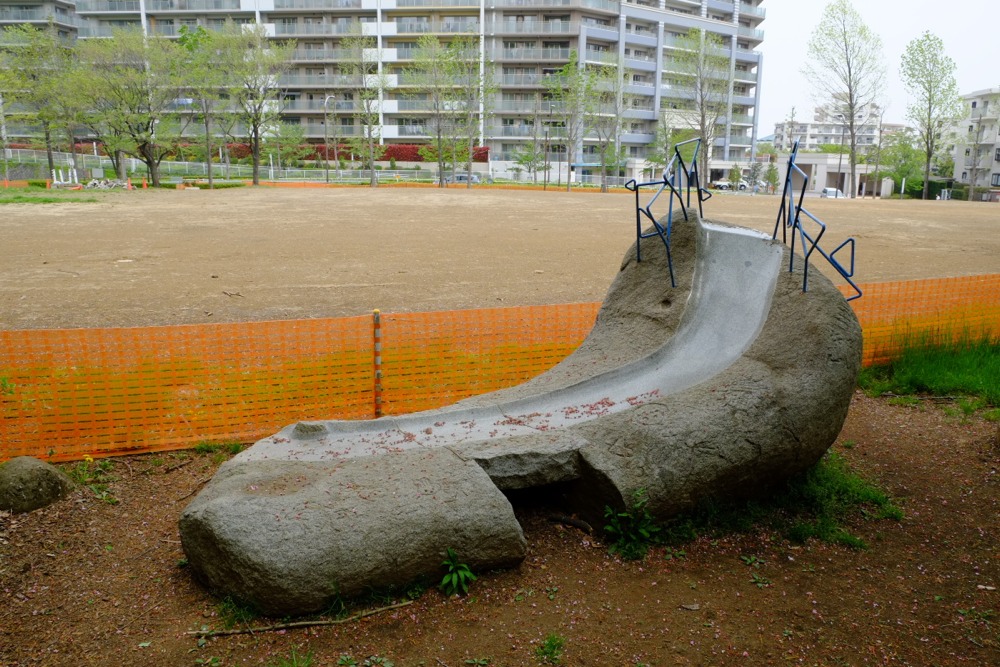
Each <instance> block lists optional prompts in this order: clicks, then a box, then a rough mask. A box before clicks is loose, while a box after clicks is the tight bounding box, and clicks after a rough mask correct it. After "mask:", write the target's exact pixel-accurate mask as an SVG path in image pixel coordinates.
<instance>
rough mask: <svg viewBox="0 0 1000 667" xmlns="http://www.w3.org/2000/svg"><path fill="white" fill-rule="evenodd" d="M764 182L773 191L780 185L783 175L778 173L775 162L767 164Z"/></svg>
mask: <svg viewBox="0 0 1000 667" xmlns="http://www.w3.org/2000/svg"><path fill="white" fill-rule="evenodd" d="M764 182H765V183H766V184H767V187H768V189H769V190H770V191H771V192H774V191H775V190H777V189H778V185H780V183H781V177H780V176H779V175H778V167H777V166H776V165H775V164H774V163H773V162H772V163H770V164H769V165H767V170H766V171H765V172H764Z"/></svg>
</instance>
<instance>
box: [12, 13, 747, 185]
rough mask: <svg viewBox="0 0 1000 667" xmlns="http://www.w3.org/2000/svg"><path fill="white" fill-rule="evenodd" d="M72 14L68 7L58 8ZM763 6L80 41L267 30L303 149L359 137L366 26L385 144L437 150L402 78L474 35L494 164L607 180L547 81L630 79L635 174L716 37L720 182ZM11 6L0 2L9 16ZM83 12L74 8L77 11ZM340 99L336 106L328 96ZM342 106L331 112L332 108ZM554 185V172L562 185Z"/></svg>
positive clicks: (430, 18) (153, 19)
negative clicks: (355, 50) (707, 41)
mask: <svg viewBox="0 0 1000 667" xmlns="http://www.w3.org/2000/svg"><path fill="white" fill-rule="evenodd" d="M54 1H55V2H56V3H62V2H63V0H54ZM763 2H764V0H625V1H618V0H77V1H76V3H75V4H76V11H77V13H78V14H79V16H80V17H84V18H85V19H86V24H85V25H84V26H82V27H80V28H79V35H80V37H81V38H92V37H102V36H107V35H110V34H111V30H112V29H113V28H124V27H138V28H142V29H143V30H145V31H146V32H147V33H148V34H157V35H167V36H173V35H177V34H178V31H179V30H180V28H181V26H185V25H186V26H190V27H194V26H199V25H201V26H205V27H206V28H208V29H212V28H218V27H220V26H222V25H223V24H224V23H225V21H226V20H227V19H232V20H235V21H237V22H245V23H250V22H258V23H262V24H263V25H265V26H266V27H267V30H268V34H270V35H271V36H273V38H275V39H294V40H296V44H297V48H296V50H295V54H294V56H293V62H292V63H291V69H290V70H289V72H288V73H287V74H286V75H285V77H284V78H283V80H282V84H283V86H284V95H285V101H286V106H285V120H286V121H287V122H291V123H296V122H297V123H299V124H301V125H303V126H304V127H305V132H306V136H307V137H309V138H311V139H314V140H318V139H321V138H323V137H324V136H326V135H327V132H326V127H325V122H330V123H331V124H335V125H336V127H331V128H330V131H329V135H330V136H337V137H345V136H349V135H350V133H352V132H358V131H359V130H358V128H357V127H355V125H354V122H353V119H352V117H351V111H352V109H353V93H352V91H351V89H350V88H349V87H348V86H347V85H346V81H345V80H344V78H343V77H341V76H340V75H339V64H340V63H341V62H343V59H344V57H345V55H346V54H345V52H344V50H343V49H342V48H341V41H342V40H343V39H344V38H345V37H346V36H347V34H348V30H349V28H350V26H351V25H352V24H354V23H356V22H360V23H361V25H362V27H363V30H364V32H365V33H366V34H368V35H371V36H372V37H374V38H375V39H376V41H377V47H378V49H379V52H380V56H381V68H382V73H383V74H385V75H386V79H387V81H388V82H389V90H388V91H387V92H386V95H385V99H384V100H383V102H382V109H381V110H382V114H381V116H382V137H383V140H384V141H387V142H396V143H399V142H411V143H419V142H420V141H423V140H426V137H425V135H424V128H425V127H426V122H427V115H428V110H427V107H426V106H424V105H422V104H421V102H420V100H419V99H414V97H413V96H412V95H408V94H407V92H408V91H407V81H406V75H405V69H406V68H407V66H409V65H411V64H412V63H413V59H414V55H415V53H416V47H417V40H418V39H419V38H420V37H421V36H422V35H425V34H434V35H439V36H441V37H443V38H447V37H448V36H449V35H456V34H461V33H471V34H474V35H478V36H479V38H480V39H481V41H482V45H483V53H482V56H483V57H482V59H481V63H480V67H490V68H493V74H494V77H493V78H494V80H495V81H496V82H497V83H498V84H499V92H498V99H497V100H496V101H495V103H494V104H493V105H492V108H493V110H494V113H493V115H492V118H491V119H490V121H489V122H488V123H487V124H486V126H485V127H484V135H485V136H484V139H485V142H484V143H485V144H486V145H488V146H489V148H490V155H491V162H494V164H495V165H496V166H497V167H498V168H499V169H500V170H501V171H502V170H503V168H504V165H505V164H506V165H509V164H510V161H511V160H513V158H514V156H515V154H516V153H517V152H518V150H519V148H520V147H522V146H524V144H525V143H527V142H532V141H534V142H537V141H538V138H539V137H540V136H541V135H542V133H543V132H545V131H546V130H547V134H548V136H549V139H550V141H551V146H550V150H551V151H552V158H551V159H552V161H553V163H554V165H555V166H558V167H559V169H560V174H559V177H560V178H563V177H566V176H564V174H566V175H568V172H569V171H570V165H572V168H573V171H575V173H576V174H577V175H586V174H588V173H589V172H590V171H592V170H596V169H595V167H596V165H595V164H594V162H595V161H596V157H595V155H594V154H595V151H596V145H595V142H594V141H589V140H587V139H585V140H584V141H583V144H582V145H581V146H578V147H575V148H574V147H567V146H564V145H561V144H560V143H559V142H558V139H559V136H560V132H561V128H560V124H559V123H557V122H554V121H552V120H551V119H547V118H546V114H545V109H546V108H547V104H546V103H545V102H544V101H543V97H544V95H543V93H544V90H545V88H544V86H543V85H542V83H543V81H542V80H543V77H545V76H547V75H549V74H552V73H554V72H556V71H557V70H558V69H560V68H561V67H562V66H563V65H565V64H566V63H567V62H568V60H569V58H570V53H571V52H572V51H576V52H577V53H578V54H579V57H580V59H581V61H584V62H585V63H600V64H606V63H609V62H611V63H617V64H618V65H619V67H621V68H622V69H623V72H622V73H623V75H624V73H625V68H627V71H628V72H629V75H630V82H629V85H628V86H627V88H626V92H627V93H629V94H630V96H631V97H632V99H633V103H632V106H631V109H629V110H628V111H626V112H625V114H624V117H623V118H622V133H621V137H620V140H621V143H622V145H623V146H624V147H625V151H626V155H627V156H628V158H629V159H628V169H627V171H628V174H629V175H630V176H631V175H635V174H638V173H639V170H641V168H642V167H643V166H644V158H645V155H646V151H647V147H648V145H649V144H650V143H651V142H652V141H653V139H654V136H655V132H656V125H657V122H658V121H659V119H660V118H661V110H670V109H675V108H683V107H684V105H685V104H689V103H690V101H691V100H692V99H693V94H692V93H691V91H690V90H685V88H684V87H683V86H678V85H677V83H676V77H675V76H673V74H672V72H671V66H672V65H671V62H672V58H673V54H674V52H675V50H676V49H677V48H678V46H679V44H678V40H679V39H680V38H681V37H682V36H683V35H684V34H686V33H687V32H688V31H689V30H690V29H691V28H702V29H705V30H706V31H708V32H711V33H714V34H716V35H718V36H719V37H720V38H721V39H722V42H723V44H724V45H725V48H724V53H725V55H726V56H727V57H728V58H729V61H730V65H731V68H732V71H733V72H734V75H735V76H734V81H733V85H732V87H731V90H730V93H729V99H728V104H727V109H726V113H725V114H724V117H723V120H722V121H721V125H724V127H720V128H719V131H718V132H717V133H716V136H717V137H718V139H716V141H715V145H714V146H713V147H712V149H711V150H712V157H713V161H714V163H713V167H714V169H713V171H716V169H717V171H718V175H719V176H720V177H721V175H722V174H724V173H725V172H726V171H727V170H728V167H729V166H731V165H733V164H738V163H741V162H743V163H745V162H747V161H748V160H749V158H750V154H751V147H752V146H753V143H754V139H755V138H756V133H757V125H756V114H755V109H756V108H757V105H758V102H759V94H760V73H761V62H762V57H761V55H760V54H759V53H758V52H756V51H755V50H754V49H755V47H757V46H758V45H759V44H760V43H761V41H762V40H763V37H764V34H763V31H762V30H760V24H761V22H762V21H763V20H764V17H765V12H764V9H763V7H762V6H761V5H762V4H763ZM6 4H7V3H6V2H4V1H3V0H0V5H4V6H5V5H6ZM68 4H70V5H72V3H71V2H70V3H68ZM331 96H332V97H331ZM331 99H332V100H333V101H332V102H331V101H330V100H331ZM555 177H556V175H555V174H554V173H553V178H555Z"/></svg>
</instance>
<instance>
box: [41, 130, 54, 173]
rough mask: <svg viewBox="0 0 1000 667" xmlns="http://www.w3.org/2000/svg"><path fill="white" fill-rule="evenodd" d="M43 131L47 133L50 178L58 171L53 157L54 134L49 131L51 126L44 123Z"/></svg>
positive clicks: (46, 150) (46, 152)
mask: <svg viewBox="0 0 1000 667" xmlns="http://www.w3.org/2000/svg"><path fill="white" fill-rule="evenodd" d="M42 129H43V130H44V132H45V157H47V158H48V160H49V176H52V173H53V172H54V171H55V170H56V162H55V158H54V157H53V155H52V132H51V131H50V130H49V124H48V123H47V122H46V123H42Z"/></svg>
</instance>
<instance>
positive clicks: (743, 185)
mask: <svg viewBox="0 0 1000 667" xmlns="http://www.w3.org/2000/svg"><path fill="white" fill-rule="evenodd" d="M712 187H713V188H715V189H716V190H731V189H732V188H733V184H732V183H730V182H729V181H728V180H724V181H716V182H715V183H712ZM748 187H750V184H749V183H747V182H746V181H745V180H744V179H740V184H739V189H740V190H746V189H747V188H748Z"/></svg>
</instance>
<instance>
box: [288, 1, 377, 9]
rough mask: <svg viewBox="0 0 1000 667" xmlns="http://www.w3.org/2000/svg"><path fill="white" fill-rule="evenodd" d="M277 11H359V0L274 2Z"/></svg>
mask: <svg viewBox="0 0 1000 667" xmlns="http://www.w3.org/2000/svg"><path fill="white" fill-rule="evenodd" d="M274 8H275V9H276V10H278V9H361V0H274Z"/></svg>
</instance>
